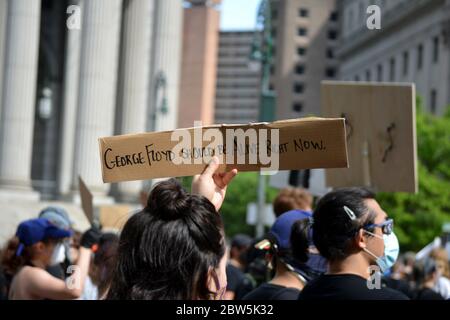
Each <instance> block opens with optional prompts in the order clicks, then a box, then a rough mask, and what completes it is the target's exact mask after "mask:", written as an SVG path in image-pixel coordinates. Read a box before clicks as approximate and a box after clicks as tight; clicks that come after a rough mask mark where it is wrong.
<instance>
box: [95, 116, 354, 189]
mask: <svg viewBox="0 0 450 320" xmlns="http://www.w3.org/2000/svg"><path fill="white" fill-rule="evenodd" d="M345 136H346V133H345V124H344V119H342V118H335V119H324V118H314V117H312V118H304V119H291V120H282V121H275V122H271V123H253V124H246V125H212V126H204V127H193V128H188V129H177V130H174V131H163V132H152V133H141V134H128V135H121V136H114V137H105V138H100V139H99V146H100V159H101V166H102V176H103V181H104V182H120V181H130V180H145V179H152V178H165V177H181V176H191V175H195V174H198V173H201V172H202V171H203V170H204V168H205V166H206V165H207V163H209V161H210V159H211V158H212V157H213V156H214V155H216V156H218V157H219V159H220V163H221V165H220V171H222V172H223V171H225V170H228V169H230V168H237V169H238V170H240V171H259V170H266V171H277V170H290V169H306V168H345V167H347V147H346V139H345Z"/></svg>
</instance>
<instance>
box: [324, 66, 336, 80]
mask: <svg viewBox="0 0 450 320" xmlns="http://www.w3.org/2000/svg"><path fill="white" fill-rule="evenodd" d="M325 76H326V77H327V78H334V77H335V76H336V70H335V69H334V68H326V70H325Z"/></svg>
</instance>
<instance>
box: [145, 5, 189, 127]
mask: <svg viewBox="0 0 450 320" xmlns="http://www.w3.org/2000/svg"><path fill="white" fill-rule="evenodd" d="M154 17H155V18H154V36H153V56H152V58H153V61H152V69H151V83H150V92H151V93H152V96H151V97H150V103H149V105H150V107H151V110H150V112H152V113H154V112H155V110H156V122H155V127H156V128H152V129H153V130H157V131H162V130H173V129H175V128H177V122H178V95H179V81H180V73H181V47H182V43H183V33H182V27H183V3H182V1H178V0H158V1H157V2H156V6H155V16H154ZM161 72H162V73H163V74H164V76H165V80H166V98H167V113H166V114H164V113H162V112H161V110H158V108H159V107H160V105H157V106H154V105H152V104H153V101H154V100H155V99H154V95H157V94H158V92H155V81H156V77H157V76H158V74H160V73H161ZM158 95H159V96H160V94H158ZM159 102H160V101H158V104H159Z"/></svg>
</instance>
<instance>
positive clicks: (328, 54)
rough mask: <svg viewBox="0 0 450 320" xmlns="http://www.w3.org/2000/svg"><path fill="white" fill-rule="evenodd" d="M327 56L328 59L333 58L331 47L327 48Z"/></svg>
mask: <svg viewBox="0 0 450 320" xmlns="http://www.w3.org/2000/svg"><path fill="white" fill-rule="evenodd" d="M327 58H329V59H333V58H334V52H333V49H330V48H328V49H327Z"/></svg>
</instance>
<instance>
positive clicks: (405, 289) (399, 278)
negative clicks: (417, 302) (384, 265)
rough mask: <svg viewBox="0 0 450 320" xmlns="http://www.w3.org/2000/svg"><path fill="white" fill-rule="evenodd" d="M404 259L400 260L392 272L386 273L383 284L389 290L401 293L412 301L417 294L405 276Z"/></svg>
mask: <svg viewBox="0 0 450 320" xmlns="http://www.w3.org/2000/svg"><path fill="white" fill-rule="evenodd" d="M402 260H403V259H400V258H399V259H398V260H397V262H396V263H395V264H394V265H393V266H392V268H391V270H390V272H385V274H384V276H383V278H382V284H383V285H385V286H386V287H388V288H391V289H394V290H397V291H400V292H401V293H403V294H404V295H406V296H407V297H408V298H410V299H414V297H415V292H414V290H413V288H412V287H411V285H410V282H409V281H408V280H407V278H406V275H405V274H404V264H403V261H402Z"/></svg>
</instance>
